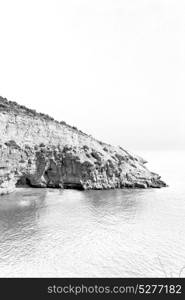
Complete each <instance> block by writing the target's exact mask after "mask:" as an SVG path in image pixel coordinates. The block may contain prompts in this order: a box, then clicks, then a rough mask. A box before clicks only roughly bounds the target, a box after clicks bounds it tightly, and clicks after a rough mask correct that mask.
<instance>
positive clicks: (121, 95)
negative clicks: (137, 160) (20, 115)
mask: <svg viewBox="0 0 185 300" xmlns="http://www.w3.org/2000/svg"><path fill="white" fill-rule="evenodd" d="M0 13H1V16H0V41H1V47H0V95H2V96H4V97H7V98H8V99H9V100H13V101H17V102H18V103H20V104H23V105H26V106H28V107H30V108H33V109H36V110H38V111H41V112H44V113H47V114H50V115H51V116H53V117H54V118H56V119H58V120H65V121H66V122H67V123H69V124H71V125H75V126H77V127H78V128H79V129H81V130H83V131H84V132H87V133H89V134H92V135H93V136H94V137H96V138H98V139H100V140H103V141H105V142H108V143H112V144H116V145H122V146H123V147H125V148H128V149H131V150H132V149H133V150H137V149H143V150H144V149H165V150H166V149H167V150H173V149H184V148H185V117H184V114H185V104H184V102H185V84H184V83H185V2H184V0H182V1H181V0H168V1H167V0H139V1H138V0H114V1H113V0H112V1H110V0H88V1H87V0H86V1H85V0H67V1H65V0H27V1H25V0H16V1H14V0H0Z"/></svg>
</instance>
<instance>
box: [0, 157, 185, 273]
mask: <svg viewBox="0 0 185 300" xmlns="http://www.w3.org/2000/svg"><path fill="white" fill-rule="evenodd" d="M138 154H140V155H142V156H143V157H144V158H145V159H147V160H148V161H149V163H148V168H150V169H151V170H152V171H154V172H157V173H159V174H160V175H161V176H162V179H163V180H164V181H165V182H166V183H167V184H168V187H166V188H161V189H146V190H145V189H124V190H119V189H116V190H104V191H100V190H97V191H77V190H57V189H38V188H36V189H33V188H18V189H17V190H16V191H15V192H14V193H12V194H9V195H5V196H1V197H0V277H185V153H184V152H181V151H178V152H177V151H176V152H175V151H173V152H171V151H168V152H165V151H153V152H151V151H150V152H149V151H148V152H142V153H138Z"/></svg>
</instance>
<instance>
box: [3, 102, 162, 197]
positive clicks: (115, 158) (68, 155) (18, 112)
mask: <svg viewBox="0 0 185 300" xmlns="http://www.w3.org/2000/svg"><path fill="white" fill-rule="evenodd" d="M0 132H1V136H0V194H5V193H9V192H11V191H13V190H14V189H15V187H16V186H17V185H19V184H20V185H22V184H28V185H30V186H33V187H53V188H76V189H112V188H148V187H158V188H159V187H163V186H166V184H165V183H164V182H163V181H162V180H161V179H160V176H159V175H157V174H155V173H153V172H150V171H149V170H148V169H147V168H146V166H145V163H146V161H145V160H143V159H142V158H140V157H138V156H135V155H131V154H130V153H128V152H127V151H126V150H124V149H123V148H121V147H114V146H111V145H108V144H105V143H102V142H99V141H97V140H96V139H94V138H93V137H91V136H89V135H87V134H85V133H83V132H81V131H79V130H77V129H76V128H74V127H71V126H69V125H67V124H65V122H60V123H59V122H57V121H55V120H53V119H51V118H50V117H49V116H45V115H43V114H38V113H36V112H35V111H33V110H29V109H27V108H25V107H23V106H19V105H17V104H16V103H14V102H10V101H7V100H6V99H4V98H1V97H0Z"/></svg>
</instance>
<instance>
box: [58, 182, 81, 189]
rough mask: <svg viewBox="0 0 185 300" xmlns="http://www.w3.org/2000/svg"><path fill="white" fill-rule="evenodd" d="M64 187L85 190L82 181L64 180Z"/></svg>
mask: <svg viewBox="0 0 185 300" xmlns="http://www.w3.org/2000/svg"><path fill="white" fill-rule="evenodd" d="M63 187H64V189H75V190H80V191H83V190H84V187H83V185H82V184H81V183H76V182H64V184H63Z"/></svg>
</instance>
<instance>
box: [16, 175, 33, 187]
mask: <svg viewBox="0 0 185 300" xmlns="http://www.w3.org/2000/svg"><path fill="white" fill-rule="evenodd" d="M20 186H24V187H27V186H31V182H30V179H29V178H28V177H27V176H25V175H24V176H22V177H20V178H19V180H18V181H17V183H16V187H20Z"/></svg>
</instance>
